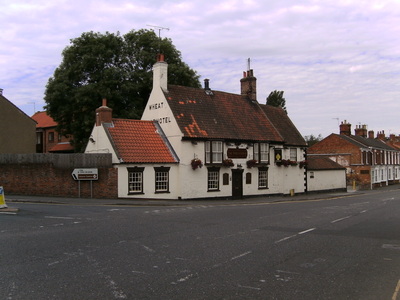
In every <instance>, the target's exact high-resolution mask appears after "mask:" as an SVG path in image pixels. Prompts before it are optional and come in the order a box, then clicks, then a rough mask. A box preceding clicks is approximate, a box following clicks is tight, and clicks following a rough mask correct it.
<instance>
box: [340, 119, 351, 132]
mask: <svg viewBox="0 0 400 300" xmlns="http://www.w3.org/2000/svg"><path fill="white" fill-rule="evenodd" d="M339 128H340V134H341V135H347V136H350V135H351V124H350V123H347V121H346V120H344V121H343V122H342V123H341V124H340V127H339Z"/></svg>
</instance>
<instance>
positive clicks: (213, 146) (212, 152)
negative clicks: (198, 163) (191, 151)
mask: <svg viewBox="0 0 400 300" xmlns="http://www.w3.org/2000/svg"><path fill="white" fill-rule="evenodd" d="M222 145H223V143H222V142H221V141H207V142H206V143H205V147H206V149H205V150H206V164H207V163H208V164H209V163H222V157H223V147H222Z"/></svg>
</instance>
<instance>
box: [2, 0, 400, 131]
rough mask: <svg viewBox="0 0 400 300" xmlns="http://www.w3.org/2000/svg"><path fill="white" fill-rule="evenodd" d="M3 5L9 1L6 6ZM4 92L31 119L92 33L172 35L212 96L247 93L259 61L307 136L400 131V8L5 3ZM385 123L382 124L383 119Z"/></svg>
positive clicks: (309, 3)
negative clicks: (64, 63) (68, 53)
mask: <svg viewBox="0 0 400 300" xmlns="http://www.w3.org/2000/svg"><path fill="white" fill-rule="evenodd" d="M0 1H1V0H0ZM1 4H2V14H1V16H0V21H1V23H2V35H1V36H0V44H1V45H6V46H4V47H3V46H2V47H1V48H0V85H1V86H0V87H1V88H4V95H5V96H6V97H7V98H8V99H9V100H11V101H12V102H14V103H15V104H16V105H17V106H19V107H20V108H22V109H23V110H25V111H26V112H27V114H29V115H31V114H32V113H33V107H32V106H33V105H32V102H33V101H35V102H36V109H38V108H40V106H41V105H43V104H44V103H43V96H44V90H45V85H46V83H47V80H48V78H49V77H50V76H51V75H52V73H53V71H54V69H55V68H56V67H57V66H58V65H59V63H60V62H61V52H62V50H63V49H64V48H65V47H66V46H68V44H69V41H70V39H72V38H76V37H79V36H80V35H81V34H82V33H83V32H87V31H100V32H105V31H109V32H117V31H120V32H121V33H122V34H124V33H126V32H128V31H130V30H132V29H135V30H137V29H141V28H147V29H150V28H151V27H148V26H147V24H152V25H157V26H162V27H169V28H170V30H169V31H162V32H161V35H162V36H167V37H169V38H171V39H172V41H173V43H174V44H175V46H176V47H177V49H178V50H180V51H181V52H182V55H183V59H184V61H185V62H187V63H188V64H189V65H190V66H191V67H192V68H193V69H195V70H197V71H198V73H199V74H200V75H202V79H204V78H209V79H210V80H211V82H210V85H211V88H213V89H217V90H223V91H228V92H235V93H238V92H239V80H240V78H241V76H242V71H244V70H245V69H246V68H247V66H246V60H247V58H248V57H250V58H251V67H252V68H253V69H254V72H255V75H256V76H257V78H258V81H257V82H258V95H259V101H260V102H262V103H264V102H265V98H266V97H267V96H268V94H269V92H270V91H272V90H275V89H276V90H283V91H285V93H284V95H285V97H286V104H287V107H288V111H289V116H290V117H291V118H292V120H293V122H294V123H295V125H296V126H297V127H298V128H299V130H300V132H301V133H302V134H303V135H309V134H314V135H318V134H319V133H321V134H322V135H328V134H330V133H331V132H338V126H337V120H336V119H335V118H339V119H340V120H344V119H347V120H348V121H349V122H353V123H354V125H356V124H358V123H359V122H360V123H363V124H364V123H365V124H367V125H368V127H369V128H370V129H374V130H375V131H379V130H386V131H389V130H390V131H391V132H393V133H397V134H399V133H400V125H399V124H398V120H397V116H396V112H397V111H398V110H399V108H400V107H399V105H400V104H398V99H397V98H398V95H399V94H400V58H399V57H400V48H399V47H398V45H399V44H400V37H399V34H398V32H399V31H400V23H399V22H398V19H399V17H400V1H396V0H379V1H378V0H376V1H375V0H374V1H360V0H358V1H355V0H352V1H350V0H348V1H346V0H335V1H333V0H326V1H317V0H300V1H295V2H293V1H288V0H282V1H271V3H265V2H263V1H253V0H245V1H239V0H225V1H219V0H216V1H213V2H207V1H200V0H193V1H161V0H149V1H136V0H135V1H128V0H116V1H113V2H109V1H105V0H103V1H102V0H100V1H76V0H70V1H61V0H60V1H49V0H37V1H28V0H24V1H23V0H14V1H1ZM378 116H379V117H378Z"/></svg>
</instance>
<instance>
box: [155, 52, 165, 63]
mask: <svg viewBox="0 0 400 300" xmlns="http://www.w3.org/2000/svg"><path fill="white" fill-rule="evenodd" d="M157 61H164V54H161V53H160V54H157Z"/></svg>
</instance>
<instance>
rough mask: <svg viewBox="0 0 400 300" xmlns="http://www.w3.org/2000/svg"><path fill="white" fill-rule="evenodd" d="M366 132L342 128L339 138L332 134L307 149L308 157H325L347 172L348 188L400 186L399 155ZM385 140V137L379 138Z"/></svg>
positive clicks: (347, 126) (362, 128) (364, 128)
mask: <svg viewBox="0 0 400 300" xmlns="http://www.w3.org/2000/svg"><path fill="white" fill-rule="evenodd" d="M379 136H380V135H379V134H378V138H375V137H374V132H373V131H367V126H366V125H359V126H356V128H355V132H354V135H352V134H351V124H350V123H347V122H346V121H344V122H342V123H341V125H340V134H334V133H332V134H331V135H329V136H328V137H326V138H325V139H323V140H322V141H320V142H319V143H317V144H315V145H313V146H311V147H310V148H309V149H308V157H311V156H326V157H329V158H330V159H332V160H333V161H335V162H337V163H339V164H340V165H342V166H343V167H346V169H347V183H348V185H351V184H354V183H356V184H357V185H358V186H359V187H360V188H373V187H377V186H386V185H389V184H393V183H398V182H399V179H400V151H399V148H395V147H393V146H392V145H390V144H389V143H386V142H384V141H383V140H382V139H380V138H379ZM380 137H382V136H380Z"/></svg>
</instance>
